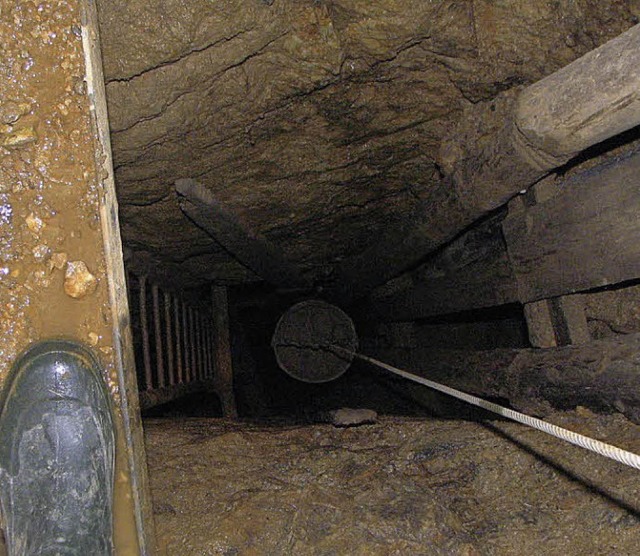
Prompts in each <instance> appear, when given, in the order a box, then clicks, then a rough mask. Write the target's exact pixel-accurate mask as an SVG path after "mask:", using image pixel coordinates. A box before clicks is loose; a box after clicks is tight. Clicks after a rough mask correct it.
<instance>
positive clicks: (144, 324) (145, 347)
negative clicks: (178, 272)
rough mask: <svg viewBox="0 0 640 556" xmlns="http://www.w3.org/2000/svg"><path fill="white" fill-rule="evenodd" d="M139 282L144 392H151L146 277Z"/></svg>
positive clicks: (151, 374)
mask: <svg viewBox="0 0 640 556" xmlns="http://www.w3.org/2000/svg"><path fill="white" fill-rule="evenodd" d="M139 282H140V296H139V299H138V301H139V307H140V328H141V329H142V359H143V361H144V385H145V389H146V390H153V373H152V372H151V352H150V350H149V321H148V319H147V277H146V276H144V275H142V276H140V278H139Z"/></svg>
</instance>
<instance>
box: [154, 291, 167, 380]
mask: <svg viewBox="0 0 640 556" xmlns="http://www.w3.org/2000/svg"><path fill="white" fill-rule="evenodd" d="M151 298H152V301H153V330H154V337H155V348H156V382H157V385H158V388H164V353H163V352H164V348H163V342H162V323H161V322H160V299H159V293H158V286H157V285H156V284H153V285H152V286H151Z"/></svg>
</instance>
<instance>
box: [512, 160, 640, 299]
mask: <svg viewBox="0 0 640 556" xmlns="http://www.w3.org/2000/svg"><path fill="white" fill-rule="evenodd" d="M562 190H563V192H562V193H561V194H558V195H556V196H555V197H552V198H550V199H549V200H547V201H546V202H543V203H540V204H536V205H535V206H533V207H529V208H527V209H526V211H525V213H524V215H523V216H520V215H515V216H513V217H508V218H507V219H506V220H505V221H504V222H503V225H502V227H503V230H504V234H505V238H506V242H507V249H508V253H509V257H510V259H511V263H512V267H513V271H514V273H515V276H516V279H517V281H518V297H519V298H520V300H521V301H523V302H530V301H536V300H539V299H544V298H550V297H557V296H560V295H566V294H568V293H573V292H578V291H584V290H588V289H591V288H596V287H600V286H605V285H608V284H616V283H619V282H623V281H625V280H631V279H635V278H639V277H640V241H638V237H640V218H638V214H640V152H639V151H637V150H636V151H633V152H631V153H629V154H626V155H624V156H620V157H616V158H614V159H612V160H610V161H608V162H606V163H605V164H602V165H600V166H598V167H596V168H593V169H591V170H588V171H586V172H583V173H581V174H578V175H576V176H574V177H572V178H570V179H568V180H567V181H565V182H564V183H563V185H562Z"/></svg>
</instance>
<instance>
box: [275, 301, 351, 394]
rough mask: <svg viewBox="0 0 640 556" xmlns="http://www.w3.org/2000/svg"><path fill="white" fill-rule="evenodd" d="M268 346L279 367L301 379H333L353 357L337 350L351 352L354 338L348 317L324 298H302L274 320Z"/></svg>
mask: <svg viewBox="0 0 640 556" xmlns="http://www.w3.org/2000/svg"><path fill="white" fill-rule="evenodd" d="M271 346H272V347H273V351H274V352H275V355H276V360H277V361H278V365H280V368H281V369H282V370H283V371H285V372H286V373H287V374H288V375H290V376H292V377H293V378H295V379H298V380H301V381H303V382H311V383H320V382H329V381H331V380H335V379H336V378H338V377H339V376H341V375H342V374H344V372H345V371H346V370H347V369H348V368H349V366H350V365H351V361H352V359H353V356H352V355H349V354H347V353H345V352H344V351H341V350H334V349H333V346H338V347H339V348H342V349H343V350H348V351H353V352H355V351H356V350H357V349H358V337H357V335H356V330H355V328H354V326H353V322H352V321H351V319H350V318H349V316H348V315H347V314H346V313H345V312H344V311H343V310H342V309H339V308H338V307H336V306H335V305H330V304H329V303H325V302H324V301H318V300H313V301H303V302H302V303H298V304H296V305H294V306H293V307H291V308H290V309H289V310H288V311H287V312H286V313H285V314H284V315H282V317H280V320H279V321H278V324H277V326H276V330H275V332H274V334H273V339H272V340H271Z"/></svg>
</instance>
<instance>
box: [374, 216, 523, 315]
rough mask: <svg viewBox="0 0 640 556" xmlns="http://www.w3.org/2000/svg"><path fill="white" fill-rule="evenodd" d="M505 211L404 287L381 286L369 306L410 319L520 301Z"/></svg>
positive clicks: (441, 254) (456, 243) (427, 265)
mask: <svg viewBox="0 0 640 556" xmlns="http://www.w3.org/2000/svg"><path fill="white" fill-rule="evenodd" d="M503 217H504V215H503V214H500V215H496V216H495V217H492V218H491V219H489V220H487V221H486V222H484V223H482V224H480V225H479V226H478V227H476V228H473V229H471V230H470V231H469V232H467V233H465V234H463V235H462V236H460V237H459V238H458V239H456V240H455V241H454V242H452V243H451V244H450V245H448V246H447V247H446V248H444V249H442V250H441V251H440V252H439V253H437V254H436V255H435V256H433V257H432V258H431V259H430V260H429V261H428V262H426V263H425V264H424V265H422V266H421V267H419V268H418V269H417V270H416V271H414V272H413V273H412V274H411V280H410V281H407V282H408V283H406V284H405V285H404V287H402V288H401V289H400V290H399V291H394V290H393V289H392V290H391V292H390V293H389V294H386V293H385V289H384V288H381V289H380V291H379V292H377V293H376V294H375V295H374V296H372V299H371V303H369V304H367V305H366V310H367V311H369V310H371V309H373V311H374V312H375V314H376V316H377V317H378V318H381V319H384V320H394V321H408V320H415V319H419V318H426V317H431V316H435V315H442V314H448V313H455V312H459V311H469V310H472V309H480V308H483V307H493V306H496V305H503V304H506V303H513V302H517V301H518V288H517V283H516V280H515V277H514V275H513V273H512V271H511V264H510V262H509V258H508V256H507V250H506V245H505V243H504V239H503V237H502V228H501V221H502V218H503Z"/></svg>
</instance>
